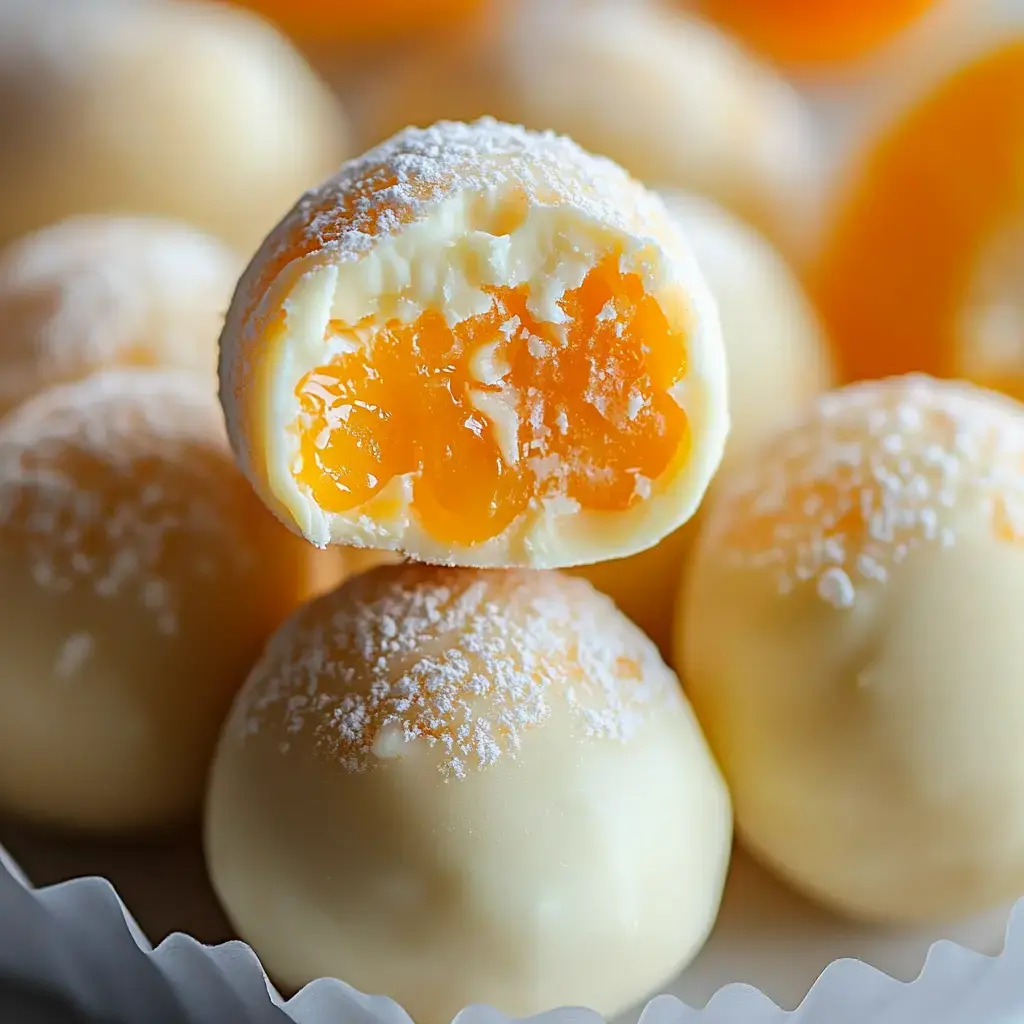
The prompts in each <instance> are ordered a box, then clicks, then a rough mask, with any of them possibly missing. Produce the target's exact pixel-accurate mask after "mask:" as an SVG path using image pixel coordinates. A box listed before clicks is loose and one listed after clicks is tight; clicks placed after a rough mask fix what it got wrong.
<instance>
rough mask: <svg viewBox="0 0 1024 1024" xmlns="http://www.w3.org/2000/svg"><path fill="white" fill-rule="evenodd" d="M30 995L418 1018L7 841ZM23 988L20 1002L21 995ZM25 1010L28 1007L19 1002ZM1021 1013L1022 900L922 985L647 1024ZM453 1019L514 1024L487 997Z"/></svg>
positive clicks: (11, 950) (933, 960)
mask: <svg viewBox="0 0 1024 1024" xmlns="http://www.w3.org/2000/svg"><path fill="white" fill-rule="evenodd" d="M15 990H17V991H18V992H19V993H23V992H25V991H30V992H34V993H36V995H37V996H38V997H39V998H40V999H43V1000H45V1001H46V1003H47V1005H54V1003H55V1001H56V1002H57V1003H62V1004H63V1005H65V1006H73V1007H75V1008H76V1009H77V1010H78V1011H79V1012H80V1013H81V1014H84V1015H85V1018H86V1019H90V1020H96V1021H103V1022H109V1021H118V1022H121V1021H125V1022H136V1021H140V1022H141V1021H146V1022H147V1024H150V1022H152V1024H226V1022H229V1021H232V1022H233V1021H245V1022H246V1024H412V1022H411V1019H410V1018H409V1016H408V1015H407V1014H406V1013H405V1011H404V1010H402V1008H401V1007H400V1006H399V1005H398V1004H397V1003H395V1002H394V1001H393V1000H390V999H386V998H384V997H382V996H368V995H363V994H362V993H360V992H358V991H356V990H355V989H354V988H352V987H351V986H349V985H346V984H344V983H343V982H341V981H336V980H333V979H321V980H319V981H315V982H313V983H311V984H309V985H307V986H306V987H305V988H304V989H302V991H301V992H299V993H298V994H297V995H295V996H294V997H293V998H291V999H289V1000H287V1001H285V1000H282V999H281V997H280V996H278V995H277V993H276V992H275V991H274V989H273V987H272V986H271V985H270V983H269V981H268V980H267V976H266V973H265V972H264V970H263V968H262V966H261V965H260V962H259V960H258V958H257V957H256V954H255V953H254V952H253V951H252V950H251V949H250V948H249V947H248V946H247V945H245V943H242V942H227V943H224V944H222V945H219V946H204V945H203V944H201V943H200V942H197V941H196V940H195V939H193V938H191V937H190V936H187V935H181V934H176V935H172V936H170V937H169V938H167V939H165V940H164V941H163V942H162V943H160V945H159V946H157V947H156V948H155V949H154V948H152V947H151V946H150V945H149V943H148V942H147V941H146V939H145V937H144V936H143V934H142V932H141V931H140V929H139V927H138V925H137V924H136V923H135V921H134V919H133V918H132V916H131V914H130V912H129V911H128V909H127V908H126V907H125V905H124V904H123V903H122V901H121V899H120V898H119V897H118V895H117V893H116V892H115V891H114V888H113V886H112V885H111V884H110V883H109V882H107V881H106V880H104V879H101V878H80V879H75V880H73V881H69V882H62V883H60V884H59V885H54V886H49V887H47V888H43V889H33V888H32V887H31V885H30V883H29V882H28V880H27V879H26V878H25V876H24V875H23V874H22V873H21V871H20V870H19V869H18V867H17V865H16V864H15V863H14V862H13V860H12V859H11V858H10V857H9V856H8V855H7V854H6V852H5V851H4V850H3V848H2V847H0V1019H7V1017H6V1016H4V998H5V993H7V992H9V991H15ZM19 998H21V997H20V996H19ZM18 1005H19V1006H22V1005H25V1004H24V1003H19V1004H18ZM530 1020H531V1024H602V1022H603V1020H604V1018H603V1017H601V1015H600V1014H597V1013H595V1012H593V1011H590V1010H585V1009H573V1008H569V1009H557V1010H552V1011H550V1012H548V1013H544V1014H541V1015H539V1016H536V1017H533V1018H531V1019H530ZM1018 1020H1024V900H1022V901H1021V902H1020V903H1018V904H1017V906H1016V907H1015V908H1014V910H1013V912H1012V914H1011V915H1010V921H1009V924H1008V927H1007V933H1006V943H1005V947H1004V950H1003V952H1002V953H1001V954H1000V955H999V956H996V957H989V956H984V955H982V954H980V953H975V952H973V951H971V950H968V949H965V948H963V947H962V946H958V945H956V944H955V943H952V942H938V943H936V944H935V945H934V946H932V947H931V949H930V951H929V953H928V956H927V958H926V960H925V964H924V967H923V969H922V971H921V973H920V975H919V976H918V978H917V979H916V980H915V981H912V982H909V983H906V982H899V981H895V980H894V979H892V978H890V977H889V976H888V975H885V974H883V973H882V972H881V971H878V970H876V969H875V968H873V967H870V966H868V965H867V964H865V963H862V962H861V961H859V960H840V961H837V962H835V963H833V964H832V965H831V966H829V967H828V968H827V969H826V970H825V971H824V972H823V973H822V975H821V977H820V978H819V979H818V981H817V982H816V983H815V984H814V986H813V987H812V989H811V991H810V992H809V993H808V995H807V997H806V998H805V999H804V1001H803V1002H802V1003H801V1004H800V1006H799V1007H797V1009H795V1010H792V1011H785V1010H782V1009H780V1008H779V1007H778V1006H776V1005H775V1003H773V1002H772V1001H771V1000H770V999H769V998H768V997H767V996H766V995H764V994H763V993H762V992H760V991H759V990H758V989H756V988H753V987H751V986H748V985H729V986H727V987H725V988H723V989H721V990H720V991H719V992H718V993H717V994H716V995H715V996H714V997H713V998H712V999H711V1001H710V1002H709V1003H708V1004H707V1006H706V1007H704V1008H703V1009H694V1008H691V1007H689V1006H686V1005H685V1004H684V1003H682V1002H681V1001H680V1000H678V999H676V998H675V997H674V996H658V997H657V998H655V999H653V1000H651V1001H650V1002H649V1003H648V1004H647V1006H646V1008H645V1009H644V1011H643V1013H642V1015H641V1017H640V1024H826V1022H827V1024H865V1022H868V1021H870V1022H871V1024H922V1022H927V1024H1010V1022H1012V1021H1018ZM454 1024H512V1018H509V1017H507V1016H505V1015H504V1014H502V1013H499V1012H498V1011H497V1010H494V1009H491V1008H489V1007H482V1006H474V1007H469V1008H467V1009H465V1010H463V1011H462V1012H461V1013H460V1014H459V1015H458V1016H457V1017H456V1019H455V1022H454Z"/></svg>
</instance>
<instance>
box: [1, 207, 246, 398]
mask: <svg viewBox="0 0 1024 1024" xmlns="http://www.w3.org/2000/svg"><path fill="white" fill-rule="evenodd" d="M241 269H242V268H241V261H240V260H239V258H238V257H237V256H235V255H234V253H232V252H230V251H229V250H228V249H226V248H225V247H224V246H222V245H221V244H220V243H219V242H217V241H215V240H214V239H212V238H209V237H207V236H206V235H204V234H202V233H201V232H198V231H196V230H194V229H192V228H190V227H187V226H185V225H181V224H177V223H175V222H173V221H165V220H160V219H157V218H142V217H120V216H110V217H104V216H83V217H75V218H72V219H70V220H67V221H64V222H62V223H60V224H56V225H54V226H51V227H47V228H44V229H43V230H41V231H38V232H36V233H34V234H32V235H28V236H27V237H25V238H24V239H21V240H20V241H18V242H16V243H15V244H13V245H12V246H10V247H9V248H8V249H6V250H5V251H4V253H3V256H2V258H0V352H2V354H3V359H4V372H3V373H2V374H0V406H4V405H8V406H9V405H10V404H12V403H13V402H16V401H18V400H20V399H22V398H23V397H24V396H25V395H27V394H32V393H34V392H36V391H38V390H39V389H40V387H42V386H45V385H47V384H53V383H59V382H62V381H65V380H71V379H74V378H76V377H81V376H84V375H85V374H86V373H88V372H90V371H92V370H95V369H97V368H102V367H106V366H109V365H112V364H113V363H121V364H134V365H141V364H153V363H167V364H169V365H176V366H180V367H182V368H186V369H196V370H201V371H203V372H205V373H208V374H209V375H210V378H211V379H212V377H213V374H214V371H215V364H216V342H217V336H218V334H219V332H220V328H221V325H222V321H223V316H224V313H225V311H226V309H227V306H228V302H229V300H230V297H231V291H232V289H233V287H234V284H235V281H236V280H237V278H238V275H239V273H240V272H241Z"/></svg>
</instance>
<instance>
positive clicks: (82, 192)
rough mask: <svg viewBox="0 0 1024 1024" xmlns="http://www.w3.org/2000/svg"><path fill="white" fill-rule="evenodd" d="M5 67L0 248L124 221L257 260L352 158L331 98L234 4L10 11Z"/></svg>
mask: <svg viewBox="0 0 1024 1024" xmlns="http://www.w3.org/2000/svg"><path fill="white" fill-rule="evenodd" d="M0 67H2V70H0V134H2V135H3V139H4V149H3V156H2V158H0V243H2V242H6V241H9V240H11V239H13V238H16V237H18V236H20V235H22V234H25V233H27V232H29V231H32V230H35V229H37V228H39V227H41V226H43V225H46V224H50V223H53V222H55V221H57V220H60V219H63V218H65V217H68V216H71V215H75V214H79V213H109V212H124V213H146V214H155V215H158V216H164V217H173V218H179V219H181V220H184V221H187V222H189V223H192V224H195V225H196V226H198V227H199V228H202V229H204V230H206V231H209V232H210V233H211V234H213V235H215V236H217V237H220V238H222V239H223V240H225V241H226V242H228V243H229V244H231V245H233V246H235V247H237V248H238V249H239V251H240V252H243V253H246V254H248V253H251V252H252V251H253V249H254V248H255V247H256V245H257V244H258V243H259V241H260V239H261V238H262V237H263V236H264V235H265V234H266V232H267V231H268V230H269V229H270V228H271V227H272V226H273V224H274V223H275V222H276V220H277V219H278V218H279V217H280V216H281V215H282V214H283V213H284V212H285V211H286V210H287V209H288V207H289V206H290V205H291V203H293V202H294V201H295V197H296V196H297V195H298V194H299V193H300V192H302V190H303V189H306V188H310V187H312V186H313V185H315V184H317V183H318V182H319V181H321V180H322V179H323V178H325V177H327V175H328V174H330V173H332V172H333V171H334V170H335V169H336V168H337V166H338V164H339V163H340V162H341V160H342V159H343V158H344V156H345V155H346V154H345V148H346V145H347V140H346V135H347V128H346V126H345V123H344V121H343V118H342V115H341V113H340V112H339V110H338V107H337V103H336V101H335V99H334V97H333V96H332V95H331V93H330V92H329V90H328V89H327V87H326V86H325V85H324V84H323V83H321V82H320V81H319V80H318V79H317V78H316V76H315V75H314V74H313V72H312V71H311V70H310V69H309V68H308V67H307V66H306V64H305V62H304V61H303V60H302V58H301V57H300V56H299V55H298V54H297V53H296V52H295V51H294V50H293V49H292V47H291V46H290V45H289V44H288V43H287V42H286V41H285V40H284V38H283V37H282V36H280V35H279V34H278V33H277V32H276V31H275V30H274V29H272V28H271V27H270V26H269V25H267V24H266V23H264V22H262V21H260V20H259V19H257V18H255V17H253V16H251V15H249V14H247V13H245V12H244V11H241V10H240V9H237V8H235V9H232V8H231V7H229V6H227V5H224V4H213V3H201V2H200V3H194V2H179V3H133V2H129V0H90V2H88V3H80V2H78V0H47V2H45V3H37V2H36V0H10V2H8V3H5V4H4V5H2V10H0Z"/></svg>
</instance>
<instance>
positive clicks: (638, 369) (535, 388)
mask: <svg viewBox="0 0 1024 1024" xmlns="http://www.w3.org/2000/svg"><path fill="white" fill-rule="evenodd" d="M618 264H619V261H618V258H617V257H616V256H610V257H608V258H606V259H605V260H603V261H602V262H600V263H599V264H597V265H596V266H595V267H594V268H592V269H591V270H590V272H589V273H588V274H587V276H586V278H585V279H584V281H583V283H582V285H581V286H580V287H579V288H576V289H573V290H570V291H567V292H566V293H565V295H564V296H563V297H562V299H561V300H560V302H559V306H560V308H561V310H562V312H563V313H564V315H565V321H564V322H563V323H560V324H554V323H549V322H545V321H543V320H540V319H538V318H537V317H535V316H534V315H533V314H531V313H530V312H529V310H528V309H527V306H528V303H529V294H530V293H529V288H528V286H527V285H523V286H520V287H517V288H508V287H496V288H490V289H488V292H489V293H490V295H491V296H492V300H493V301H492V305H491V308H490V309H489V310H488V311H487V312H486V313H484V314H482V315H480V316H473V317H470V318H468V319H466V320H463V321H462V322H461V323H458V324H456V325H455V326H454V327H450V326H449V325H448V324H447V323H446V321H445V319H444V317H443V316H442V315H441V314H440V313H438V312H436V311H432V310H431V311H425V312H423V313H422V314H420V316H419V317H418V318H417V319H416V320H415V321H413V322H412V323H409V324H403V323H400V322H397V321H392V322H390V323H388V324H387V325H383V326H377V325H372V332H371V334H370V336H369V341H368V342H366V341H365V340H364V341H362V342H361V343H359V344H354V345H353V350H352V351H350V352H345V353H343V354H341V355H339V356H337V357H335V358H332V359H331V360H330V361H329V362H327V363H326V364H325V365H324V366H320V367H318V368H316V369H315V370H312V371H311V372H309V373H307V374H306V375H305V376H304V377H303V378H302V379H301V380H300V381H299V383H298V385H297V387H296V395H297V396H298V398H299V402H300V415H299V418H298V420H297V422H296V425H295V429H296V432H297V434H298V437H299V450H300V459H299V461H298V464H297V465H298V468H297V469H296V470H295V479H296V481H297V482H298V483H299V484H300V486H302V487H303V488H304V489H307V490H308V492H309V493H310V494H311V496H312V498H313V500H314V501H316V503H317V504H318V505H319V506H320V507H321V508H322V509H323V510H324V511H326V512H336V513H342V512H348V511H350V510H352V509H355V508H358V507H359V506H361V505H363V504H364V503H366V502H367V501H369V500H370V499H371V498H373V497H374V496H375V495H377V494H379V493H380V492H381V491H382V490H383V488H385V487H386V486H387V484H388V483H389V482H390V481H391V480H393V479H394V478H395V477H397V476H404V475H406V474H411V475H412V479H413V484H412V488H413V491H412V508H413V512H414V514H415V515H416V517H417V518H418V520H419V522H420V524H421V526H422V527H423V529H424V530H425V531H426V532H427V533H428V534H429V535H430V536H431V537H433V538H434V539H435V540H438V541H440V542H442V543H450V544H460V545H471V544H477V543H481V542H483V541H486V540H489V539H490V538H492V537H495V536H497V535H498V534H500V533H501V532H502V531H503V530H505V529H506V527H508V526H509V524H510V523H511V522H512V521H513V520H515V519H516V518H517V517H518V516H519V515H521V514H522V513H524V512H526V511H527V510H528V509H529V508H530V507H531V506H532V507H535V508H536V507H538V506H539V505H540V504H541V503H543V502H544V501H546V500H555V501H559V500H560V501H561V502H562V503H563V504H564V502H565V501H566V500H568V501H570V502H575V503H576V504H577V505H578V506H579V507H580V508H581V509H586V510H604V511H622V510H625V509H628V508H630V507H631V506H632V505H634V504H635V503H637V502H638V501H641V500H642V499H643V498H644V497H645V496H646V494H647V493H649V489H650V486H651V484H652V482H653V481H655V480H657V479H658V478H659V477H661V476H662V475H663V474H664V473H665V472H666V471H667V470H671V469H673V468H674V467H675V466H677V465H679V464H681V463H682V461H683V460H685V458H686V456H687V450H688V440H689V428H688V421H687V417H686V414H685V413H684V411H683V409H682V408H680V406H679V404H678V402H677V401H676V400H675V399H674V398H673V397H672V395H670V394H669V393H668V391H669V389H670V388H671V387H672V386H673V385H674V384H676V383H677V382H679V381H680V380H681V379H682V377H683V376H684V374H685V372H686V368H687V347H686V341H687V339H686V336H685V333H684V332H683V331H680V330H677V329H673V328H672V327H671V326H670V325H669V323H668V320H667V319H666V317H665V315H664V313H663V312H662V310H661V308H660V306H659V305H658V303H657V301H656V300H655V299H654V298H652V297H651V296H650V295H647V294H646V293H645V292H644V288H643V284H642V282H641V280H640V278H639V277H638V276H637V275H635V274H623V273H621V272H620V270H619V265H618ZM354 328H355V329H360V328H362V329H364V330H365V329H370V325H368V324H359V325H349V324H344V323H338V322H335V321H332V322H331V323H330V325H329V328H328V339H326V340H329V339H330V337H331V335H332V334H333V335H336V336H341V337H346V336H348V335H349V334H351V332H352V331H353V329H354ZM356 336H357V335H353V337H356ZM364 338H365V336H364Z"/></svg>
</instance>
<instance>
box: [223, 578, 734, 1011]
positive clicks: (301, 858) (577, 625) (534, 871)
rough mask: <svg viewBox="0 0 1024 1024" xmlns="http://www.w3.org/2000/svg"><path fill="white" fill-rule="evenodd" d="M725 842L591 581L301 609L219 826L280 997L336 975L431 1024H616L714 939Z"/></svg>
mask: <svg viewBox="0 0 1024 1024" xmlns="http://www.w3.org/2000/svg"><path fill="white" fill-rule="evenodd" d="M730 837H731V814H730V808H729V799H728V795H727V793H726V790H725V787H724V786H723V784H722V781H721V777H720V776H719V773H718V770H717V768H716V767H715V764H714V762H713V761H712V759H711V757H710V755H709V753H708V750H707V747H706V745H705V743H704V740H703V738H702V736H701V733H700V729H699V727H698V725H697V723H696V721H695V719H694V717H693V715H692V713H691V711H690V708H689V706H688V704H687V703H686V700H685V698H684V697H683V695H682V692H681V690H680V689H679V684H678V681H677V679H676V677H675V675H674V674H673V673H672V672H671V671H670V670H669V669H668V668H666V667H665V665H664V663H663V662H662V661H661V659H660V658H659V656H658V654H657V651H656V649H655V648H654V646H653V644H651V643H650V642H649V641H648V640H647V639H646V638H645V637H644V636H643V635H642V634H641V633H640V631H639V630H637V629H636V628H635V627H634V626H633V625H631V624H630V623H629V622H628V620H626V619H625V617H624V616H622V615H620V614H619V613H618V612H616V611H615V609H614V608H613V607H612V605H611V603H610V602H609V601H608V600H607V599H606V598H604V597H602V596H600V595H598V594H597V593H596V592H595V591H594V590H593V589H592V588H591V587H590V586H589V585H588V584H587V583H585V582H584V581H582V580H573V579H570V578H568V577H564V576H560V575H557V574H553V573H536V572H528V571H516V570H512V571H482V570H472V569H438V568H431V567H423V566H406V567H388V568H383V569H377V570H374V571H373V572H372V573H370V574H368V575H365V576H362V577H359V578H358V579H357V580H355V581H352V582H349V583H347V584H345V585H344V586H342V587H341V588H340V589H339V590H337V591H335V592H334V593H333V594H330V595H327V596H325V597H322V598H320V599H318V600H317V601H314V602H313V603H311V604H309V605H307V606H306V607H305V608H303V609H301V610H300V611H299V612H297V613H296V614H295V615H294V616H293V617H292V619H291V620H290V621H289V622H288V623H287V624H286V625H285V626H284V627H283V628H282V629H281V630H280V631H279V632H278V633H277V635H276V636H275V637H274V638H273V640H272V641H271V642H270V644H269V645H268V647H267V650H266V652H265V653H264V656H263V658H262V660H261V661H260V663H259V664H258V665H257V667H256V668H255V670H254V671H253V673H252V675H251V676H250V678H249V681H248V682H247V683H246V685H245V687H244V689H243V690H242V692H241V693H240V695H239V697H238V699H237V701H236V703H235V705H234V708H233V710H232V712H231V715H230V716H229V718H228V721H227V723H226V725H225V729H224V732H223V734H222V737H221V741H220V745H219V748H218V752H217V756H216V759H215V762H214V766H213V769H212V774H211V780H210V791H209V796H208V801H207V813H206V851H207V860H208V864H209V868H210V873H211V877H212V879H213V883H214V887H215V888H216V890H217V892H218V894H219V896H220V898H221V901H222V903H223V905H224V907H225V909H226V910H227V913H228V915H229V917H230V918H231V920H232V922H233V923H234V925H235V927H236V928H237V929H238V932H239V934H240V935H241V936H242V937H243V938H245V939H246V940H247V941H248V942H250V943H252V945H253V947H254V948H255V949H256V950H257V952H258V953H259V956H260V958H261V960H262V962H263V964H264V965H265V966H266V968H267V970H268V972H269V973H270V975H271V976H272V977H273V978H274V979H275V981H277V982H278V983H279V984H281V985H283V986H284V987H286V988H289V989H290V988H295V987H298V986H300V985H302V984H304V983H306V982H308V981H310V980H312V979H314V978H317V977H319V976H324V975H326V976H335V977H340V978H344V979H345V980H346V981H347V982H349V983H350V984H352V985H355V986H356V987H357V988H359V989H361V990H362V991H367V992H380V993H385V994H387V995H389V996H391V997H392V998H394V999H396V1000H397V1001H398V1002H399V1003H400V1004H401V1005H402V1006H403V1007H404V1008H405V1009H406V1010H407V1011H408V1012H409V1013H410V1014H411V1015H412V1017H413V1019H415V1020H416V1021H418V1022H420V1024H447V1022H448V1021H449V1020H451V1018H452V1017H453V1016H454V1015H455V1014H456V1013H457V1012H458V1011H459V1010H461V1009H462V1008H463V1007H464V1006H465V1005H467V1004H469V1003H472V1002H477V1001H483V1002H486V1003H489V1004H492V1005H495V1006H497V1007H498V1008H499V1009H501V1010H503V1011H505V1012H506V1013H510V1014H513V1015H516V1016H526V1015H529V1014H533V1013H537V1012H539V1011H541V1010H545V1009H550V1008H551V1007H553V1006H558V1005H565V1004H573V1005H585V1006H590V1007H593V1008H595V1009H598V1010H600V1011H602V1012H604V1013H606V1014H609V1015H610V1014H614V1013H616V1012H617V1011H620V1010H623V1009H625V1008H626V1007H627V1006H629V1005H630V1004H632V1003H634V1002H635V1001H637V1000H639V999H641V998H642V997H643V996H644V995H646V994H647V993H648V992H650V991H651V990H652V989H653V988H655V986H657V985H658V984H660V983H662V982H664V981H665V980H667V979H668V978H669V977H670V976H671V975H672V974H673V973H674V972H676V971H677V970H678V969H680V968H681V967H682V966H683V965H684V964H685V963H686V962H688V961H689V960H690V959H691V958H692V957H693V956H694V955H695V953H696V952H697V950H698V949H699V948H700V946H701V945H702V943H703V941H704V939H705V937H706V936H707V934H708V932H709V930H710V928H711V926H712V923H713V921H714V919H715V916H716V913H717V908H718V903H719V899H720V896H721V891H722V885H723V882H724V878H725V873H726V867H727V863H728V858H729V849H730Z"/></svg>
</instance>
